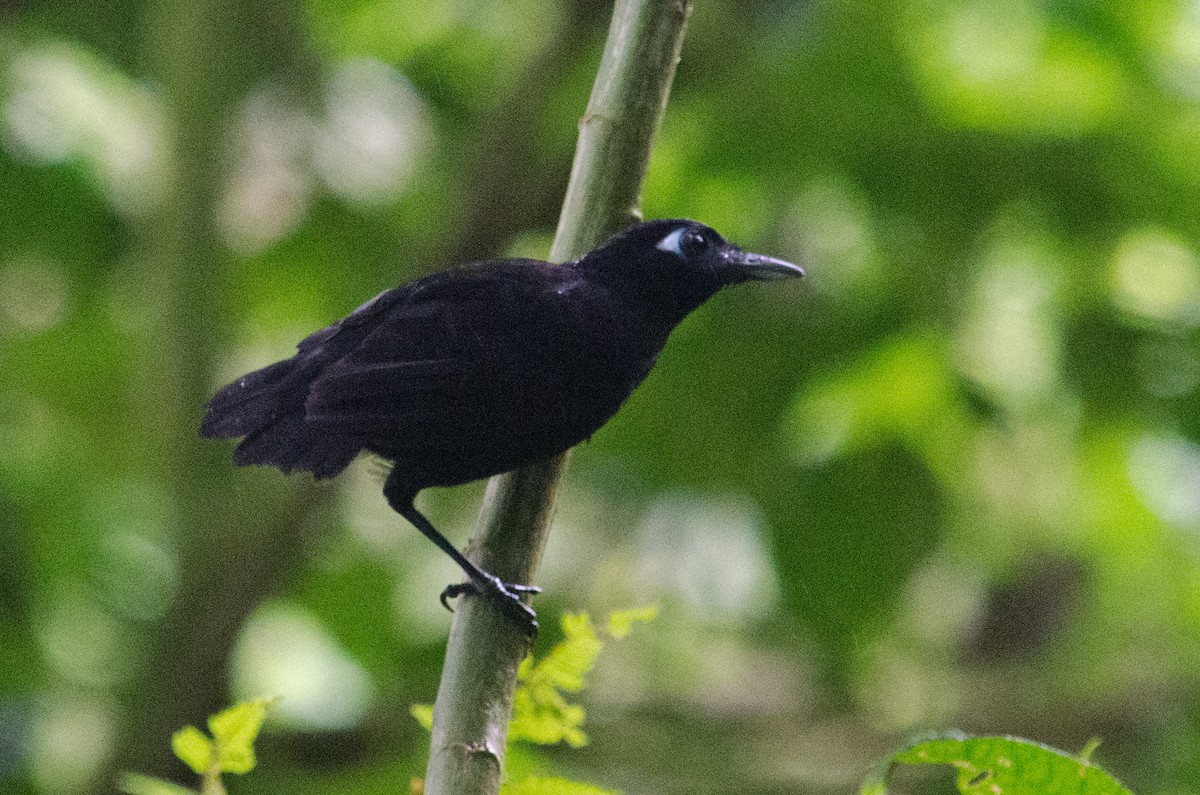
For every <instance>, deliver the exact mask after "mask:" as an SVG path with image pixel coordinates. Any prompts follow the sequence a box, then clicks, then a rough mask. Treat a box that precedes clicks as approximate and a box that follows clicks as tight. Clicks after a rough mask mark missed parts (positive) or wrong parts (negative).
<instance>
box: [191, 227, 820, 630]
mask: <svg viewBox="0 0 1200 795" xmlns="http://www.w3.org/2000/svg"><path fill="white" fill-rule="evenodd" d="M803 275H804V271H803V270H801V269H800V268H799V267H797V266H796V265H793V264H791V263H788V262H784V261H782V260H777V259H772V258H771V257H764V256H761V255H758V254H751V253H748V252H745V251H742V250H741V249H739V248H738V247H737V246H734V245H732V244H731V243H728V242H726V241H725V240H724V239H723V238H722V237H721V236H720V235H719V234H717V233H716V232H715V231H713V230H712V229H710V228H708V227H707V226H704V225H703V224H700V223H697V222H695V221H687V220H659V221H650V222H647V223H641V224H636V225H634V226H631V227H629V228H628V229H626V230H625V231H623V232H621V233H619V234H617V235H616V236H614V237H612V238H611V239H609V240H608V241H607V242H605V243H604V244H602V245H601V246H599V247H598V248H596V249H595V250H593V251H591V252H590V253H588V254H586V255H585V256H583V257H582V258H580V259H578V260H575V261H574V262H567V263H564V264H562V265H552V264H550V263H547V262H540V261H537V260H527V259H513V260H500V261H492V262H479V263H475V264H472V265H467V266H464V267H461V268H457V269H454V270H449V271H445V272H443V273H437V274H434V275H432V276H427V277H425V278H423V279H418V280H416V281H414V282H409V283H408V284H404V285H401V286H399V287H396V288H395V289H392V290H387V291H386V292H383V293H380V294H379V295H377V296H375V297H374V298H372V299H371V300H370V301H367V302H366V303H365V304H363V305H362V306H360V307H359V308H358V309H356V310H354V312H353V313H351V314H350V315H349V316H348V317H346V318H344V319H342V320H339V321H338V322H336V323H334V324H333V325H331V326H328V327H327V328H323V329H321V330H320V331H318V332H316V333H314V334H312V335H310V336H309V337H308V338H306V339H304V340H303V341H302V342H300V344H299V345H298V346H297V353H296V355H295V356H293V357H292V358H290V359H286V360H284V361H281V362H276V363H275V364H272V365H270V366H269V367H264V368H263V369H261V370H256V371H254V372H252V373H249V374H247V375H245V376H242V377H241V378H239V379H238V380H237V381H235V382H233V383H232V384H230V385H229V386H227V387H225V388H224V389H222V390H221V391H220V392H218V393H217V394H216V395H215V396H214V397H213V398H212V400H211V401H209V403H208V411H207V413H206V414H205V416H204V420H203V422H202V423H201V426H200V433H201V435H202V436H206V437H208V438H215V439H225V438H232V437H238V436H241V437H245V438H244V439H242V442H241V443H240V444H239V445H238V447H237V449H236V450H235V451H234V455H233V457H234V461H235V462H236V463H237V464H238V465H246V464H270V465H272V466H276V467H278V468H279V469H281V470H283V471H284V472H293V471H296V470H306V471H308V472H311V473H312V474H313V475H314V476H315V477H317V478H331V477H333V476H334V475H337V474H338V473H339V472H341V471H342V470H343V469H345V468H346V466H347V465H348V464H349V463H350V461H351V460H353V459H354V457H355V456H357V455H358V454H359V453H362V452H368V453H373V454H375V455H377V456H379V457H380V458H383V459H386V460H388V461H390V462H392V469H391V472H390V474H389V475H388V476H387V480H386V481H385V482H384V484H383V494H384V496H385V497H386V498H387V501H388V504H389V505H391V507H392V508H393V509H394V510H395V511H396V512H397V513H399V514H400V515H401V516H403V517H404V518H405V519H407V520H408V521H410V522H411V523H412V524H413V525H415V526H416V528H417V529H418V530H420V531H421V532H422V533H423V534H425V535H426V536H428V537H429V539H430V540H432V541H433V542H434V543H435V544H437V545H438V546H439V547H440V548H441V549H442V550H443V551H445V552H446V554H448V555H449V556H450V557H451V558H453V559H454V561H455V562H456V563H458V565H459V566H461V567H462V568H463V570H464V571H465V572H466V574H467V576H468V578H469V581H470V582H469V583H465V584H463V585H456V586H450V587H449V588H447V589H446V591H445V592H443V596H442V598H443V602H444V601H445V600H446V598H447V597H452V596H457V595H461V594H463V593H465V592H481V593H484V594H486V595H487V596H489V597H491V598H493V599H494V600H495V601H496V602H497V603H498V604H499V605H500V606H501V607H502V608H503V609H504V610H505V611H506V612H508V613H509V614H510V615H512V616H513V617H514V618H516V619H517V620H518V621H519V622H521V623H523V624H524V625H525V627H526V628H527V629H528V630H529V631H530V632H533V631H536V628H537V623H536V621H535V618H534V613H533V610H532V609H531V608H529V607H528V606H527V605H525V604H524V602H522V601H521V594H523V593H530V592H536V590H537V589H536V588H534V587H532V586H523V585H511V584H507V583H503V582H501V581H500V580H499V578H497V577H495V576H493V575H492V574H490V573H488V572H486V571H484V570H482V569H481V568H479V567H478V566H476V565H475V564H473V563H472V562H471V561H469V560H467V559H466V558H465V557H464V556H463V555H462V554H461V553H460V552H459V551H458V550H457V549H455V547H454V546H453V545H452V544H451V543H450V542H449V541H448V540H446V538H445V536H443V535H442V534H441V533H439V532H438V531H437V530H436V529H434V527H433V526H432V525H431V524H430V523H429V520H427V519H426V518H425V517H424V516H423V515H421V514H420V513H419V512H418V511H417V509H416V508H415V507H414V505H413V499H414V498H415V497H416V495H417V492H419V491H421V489H424V488H426V487H429V486H455V485H458V484H460V483H466V482H468V481H472V480H478V479H481V478H485V477H489V476H491V475H495V474H498V473H501V472H507V471H509V470H512V469H517V468H519V467H523V466H526V465H529V464H533V463H537V462H539V461H543V460H546V459H548V458H550V457H552V456H554V455H557V454H559V453H562V452H564V451H565V450H567V449H568V448H570V447H573V446H574V445H576V444H578V443H579V442H582V441H584V440H585V439H587V438H589V437H590V436H591V435H592V434H593V433H595V432H596V430H598V429H599V428H600V426H602V425H603V424H604V423H605V422H607V421H608V419H609V418H610V417H612V416H613V414H615V413H616V412H617V409H618V408H620V407H621V404H622V403H624V402H625V399H626V398H628V397H629V395H630V394H631V393H632V392H633V390H634V388H636V387H637V385H638V384H640V383H641V382H642V379H644V378H645V377H646V374H647V373H648V372H649V371H650V368H651V367H652V366H653V365H654V361H655V359H656V358H657V357H658V354H659V352H660V351H661V350H662V349H663V345H664V344H666V341H667V336H668V335H669V334H670V333H671V330H672V329H673V328H675V326H676V325H677V324H678V323H679V322H680V321H681V320H683V318H684V317H685V316H687V314H688V313H689V312H691V311H692V310H694V309H696V308H697V307H699V306H700V305H701V304H703V303H704V302H705V301H706V300H708V299H709V298H710V297H711V296H713V295H714V294H715V293H716V292H717V291H718V290H720V289H721V288H723V287H725V286H727V285H731V284H737V283H739V282H744V281H747V280H751V279H762V280H766V279H784V278H790V277H797V276H803Z"/></svg>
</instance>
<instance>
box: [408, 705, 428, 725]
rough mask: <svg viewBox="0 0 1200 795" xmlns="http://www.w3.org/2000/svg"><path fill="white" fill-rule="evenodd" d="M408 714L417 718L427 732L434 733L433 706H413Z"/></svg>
mask: <svg viewBox="0 0 1200 795" xmlns="http://www.w3.org/2000/svg"><path fill="white" fill-rule="evenodd" d="M408 714H410V715H412V716H413V717H414V718H416V719H417V723H419V724H421V725H422V726H423V727H425V731H427V732H431V731H433V704H413V705H412V706H411V707H409V708H408Z"/></svg>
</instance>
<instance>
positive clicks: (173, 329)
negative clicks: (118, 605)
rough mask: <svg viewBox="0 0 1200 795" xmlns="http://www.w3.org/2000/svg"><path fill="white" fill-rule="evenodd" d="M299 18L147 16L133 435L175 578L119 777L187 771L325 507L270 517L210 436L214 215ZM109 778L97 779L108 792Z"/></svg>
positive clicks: (220, 257) (216, 292)
mask: <svg viewBox="0 0 1200 795" xmlns="http://www.w3.org/2000/svg"><path fill="white" fill-rule="evenodd" d="M293 13H294V10H293V11H289V10H288V9H287V8H284V7H283V4H281V3H272V4H270V8H265V7H264V6H263V4H261V3H252V2H247V0H235V1H234V2H229V1H228V0H185V1H184V0H155V1H154V2H152V3H150V4H149V5H148V6H147V8H146V13H145V20H146V21H145V28H144V32H143V35H144V40H145V45H144V50H145V58H144V62H145V70H144V71H145V72H146V74H147V76H148V77H149V78H150V79H151V80H153V82H154V83H156V84H157V85H158V86H159V87H160V89H161V95H162V98H163V107H164V121H165V125H164V127H165V135H164V156H163V162H164V163H165V170H166V174H165V183H166V190H165V193H164V198H163V200H162V201H161V203H160V204H159V205H158V206H157V207H156V208H155V211H154V212H153V213H152V214H151V215H150V216H149V217H148V218H147V219H145V221H144V222H143V225H142V226H141V228H140V229H139V230H138V232H139V241H138V242H139V244H140V251H139V259H138V267H139V268H140V273H139V277H140V279H141V280H142V282H143V284H144V290H145V294H146V295H147V297H148V301H147V312H146V316H147V320H148V322H147V324H146V327H145V329H144V339H143V341H142V345H143V351H142V353H143V360H142V362H141V363H140V364H141V383H139V384H138V389H137V393H136V394H137V398H138V401H139V402H138V404H137V409H138V420H137V423H136V425H135V424H133V423H131V427H135V428H137V430H138V432H139V433H140V434H141V435H142V439H141V442H142V448H143V449H144V450H145V451H146V452H145V466H146V469H147V471H149V472H151V473H152V474H153V475H154V476H155V477H158V478H159V479H160V480H161V481H162V483H163V485H164V487H165V490H166V493H167V494H168V497H169V500H170V503H169V504H170V515H169V522H170V523H169V529H170V532H171V536H170V538H169V542H170V543H172V544H173V545H174V552H175V554H176V571H177V573H178V577H177V582H176V589H175V593H174V595H173V598H172V600H171V603H170V604H169V605H166V606H165V608H164V616H163V618H162V620H161V621H160V622H159V623H158V624H157V625H155V626H154V627H152V628H151V632H150V633H149V640H148V643H147V648H146V649H145V650H144V652H145V654H144V657H143V658H142V664H141V668H140V670H139V676H138V678H137V679H136V680H135V681H134V682H132V683H131V692H130V693H129V696H128V699H129V702H130V703H129V704H128V705H127V707H126V709H125V710H124V713H125V715H127V716H129V720H128V723H127V725H126V726H124V727H123V735H122V737H121V738H120V743H119V746H118V749H117V753H116V756H115V759H114V760H113V764H114V765H115V766H117V768H118V769H121V768H123V769H127V770H136V771H138V772H139V773H148V774H154V775H171V774H172V773H176V772H182V770H181V768H180V767H179V765H178V763H177V762H175V760H173V758H172V757H171V754H170V736H171V733H172V732H173V731H174V730H175V729H178V728H179V727H180V726H182V725H184V724H185V723H189V722H190V723H195V722H197V721H201V720H203V719H204V717H205V716H206V715H209V714H212V713H214V712H216V711H217V710H218V709H219V708H221V707H222V706H224V705H225V704H226V703H227V700H228V694H227V692H226V691H227V682H228V675H227V674H228V663H229V655H230V650H231V649H232V647H233V644H234V642H235V640H236V638H237V635H238V633H239V632H240V630H241V626H242V624H243V622H244V620H245V618H246V616H247V615H248V614H249V613H250V611H251V610H253V609H254V607H255V606H256V605H257V604H258V603H259V602H260V601H261V599H262V597H263V596H264V595H265V594H267V593H270V592H272V591H273V590H274V589H275V588H276V587H277V585H278V583H279V581H280V579H282V578H284V577H286V576H288V575H289V573H290V572H291V571H292V570H293V568H294V563H295V561H296V560H297V558H298V556H299V553H300V550H301V549H302V547H301V545H299V544H297V543H296V540H295V537H296V532H297V531H296V528H297V525H298V524H300V523H302V521H303V519H304V518H305V517H306V516H307V515H309V514H310V513H311V512H312V511H313V510H314V509H316V507H317V506H318V505H319V504H320V503H321V499H322V498H321V494H320V493H319V492H313V491H312V490H311V489H309V490H302V489H294V490H287V491H286V492H285V493H286V494H287V499H286V501H285V502H284V503H281V506H280V507H281V509H280V510H279V511H276V512H270V511H267V510H265V508H264V506H262V505H261V504H260V503H259V502H257V501H256V500H253V499H247V500H240V499H237V498H236V497H232V496H231V495H233V494H234V493H235V489H234V488H233V484H232V480H233V468H232V467H231V466H230V463H229V457H228V456H229V451H228V449H227V448H225V447H223V446H221V445H214V444H211V443H205V442H202V440H200V439H199V437H198V432H197V428H198V423H199V419H200V415H201V412H202V410H203V406H204V403H205V401H206V399H207V397H208V395H209V393H210V392H211V389H212V386H213V372H214V364H215V361H216V359H217V355H218V351H219V348H220V345H221V343H222V341H223V339H224V338H225V336H226V324H227V318H228V313H227V312H225V311H224V310H225V301H224V293H225V290H226V288H227V285H228V283H229V279H228V277H227V270H228V267H229V256H228V252H227V251H226V249H225V246H224V243H223V241H222V237H221V234H220V230H219V229H218V227H217V217H218V206H219V203H220V201H221V197H222V195H223V192H224V188H225V179H226V173H225V166H226V164H227V162H228V156H227V155H228V136H229V134H230V127H231V119H232V118H234V114H235V111H236V107H237V103H238V102H239V101H240V99H241V97H242V96H244V95H245V92H246V90H247V88H248V87H249V86H250V85H251V84H252V83H253V82H254V81H255V80H257V79H259V78H260V77H262V76H263V75H264V74H268V73H270V72H272V71H274V70H277V69H278V70H281V71H282V69H281V67H280V65H279V63H278V59H279V58H280V57H281V56H280V53H281V52H282V53H285V54H286V55H288V56H295V55H296V53H298V52H300V51H301V50H302V49H303V47H302V46H301V45H298V44H295V43H292V44H291V45H284V44H283V42H284V41H285V40H287V39H289V38H295V37H296V36H298V34H299V28H300V26H299V25H298V24H297V23H295V22H294V20H293V21H292V22H291V24H286V22H287V18H288V15H289V14H293ZM248 20H255V24H254V25H251V24H249V22H248ZM264 40H266V41H269V42H270V43H271V45H272V46H266V45H265V44H264ZM304 66H306V64H301V65H293V69H290V70H288V74H291V73H292V71H295V70H302V69H303V67H304ZM111 774H112V771H109V774H108V775H104V776H101V778H100V780H99V781H98V782H97V783H98V787H99V788H100V789H101V790H102V791H105V792H107V791H109V788H110V784H111V780H112V775H111Z"/></svg>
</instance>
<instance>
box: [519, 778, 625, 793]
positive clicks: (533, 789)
mask: <svg viewBox="0 0 1200 795" xmlns="http://www.w3.org/2000/svg"><path fill="white" fill-rule="evenodd" d="M500 795H619V793H618V792H617V791H616V790H611V789H601V788H600V787H593V786H592V785H591V784H580V783H579V782H577V781H570V780H568V779H565V778H542V777H541V776H530V777H528V778H523V779H521V780H520V781H516V782H511V783H507V784H505V785H504V786H502V787H500Z"/></svg>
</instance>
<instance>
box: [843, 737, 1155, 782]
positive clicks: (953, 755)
mask: <svg viewBox="0 0 1200 795" xmlns="http://www.w3.org/2000/svg"><path fill="white" fill-rule="evenodd" d="M1090 750H1094V746H1089V751H1090ZM1088 756H1089V754H1087V753H1085V754H1083V755H1081V756H1078V757H1076V756H1071V755H1069V754H1066V753H1063V752H1062V751H1058V750H1055V749H1053V748H1049V747H1047V746H1044V745H1041V744H1039V743H1035V742H1033V741H1031V740H1022V739H1020V738H1016V737H968V736H967V735H963V734H958V733H947V734H938V735H933V736H929V735H925V736H923V737H919V738H916V739H915V740H913V741H912V742H911V743H910V744H909V745H908V746H907V747H905V748H904V749H902V750H900V751H897V752H896V753H894V754H892V755H891V756H889V757H887V758H885V759H882V760H880V762H879V764H878V765H876V767H875V769H874V770H873V771H872V772H871V774H870V775H869V776H868V777H867V780H866V781H865V782H864V783H863V786H862V790H861V792H862V795H886V793H887V777H888V773H890V772H891V769H892V767H893V766H894V765H895V764H897V763H905V764H910V765H923V764H942V765H952V766H953V767H955V768H956V769H957V770H958V791H959V792H962V793H964V795H976V794H978V795H1076V794H1078V795H1132V793H1131V792H1130V791H1129V790H1128V789H1126V788H1125V787H1123V786H1121V784H1120V783H1119V782H1118V781H1117V780H1116V779H1114V778H1113V777H1112V776H1110V775H1109V774H1107V773H1105V772H1104V771H1103V770H1101V769H1100V768H1098V767H1096V766H1095V765H1094V764H1092V762H1091V761H1089V759H1088V758H1087V757H1088Z"/></svg>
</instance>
